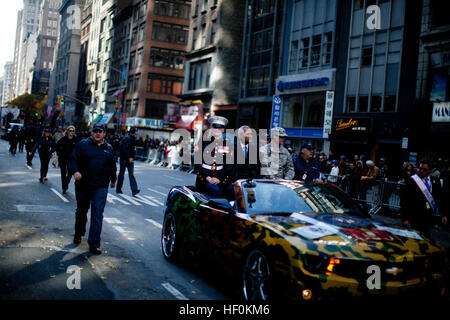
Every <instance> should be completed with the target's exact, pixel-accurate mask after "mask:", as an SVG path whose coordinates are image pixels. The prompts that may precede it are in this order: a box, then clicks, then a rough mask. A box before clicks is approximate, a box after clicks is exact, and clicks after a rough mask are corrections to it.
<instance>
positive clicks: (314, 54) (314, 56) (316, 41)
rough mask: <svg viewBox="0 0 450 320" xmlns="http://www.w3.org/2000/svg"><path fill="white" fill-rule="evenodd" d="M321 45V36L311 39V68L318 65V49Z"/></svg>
mask: <svg viewBox="0 0 450 320" xmlns="http://www.w3.org/2000/svg"><path fill="white" fill-rule="evenodd" d="M321 44H322V36H321V35H317V36H314V37H313V38H312V47H311V66H318V65H320V47H321Z"/></svg>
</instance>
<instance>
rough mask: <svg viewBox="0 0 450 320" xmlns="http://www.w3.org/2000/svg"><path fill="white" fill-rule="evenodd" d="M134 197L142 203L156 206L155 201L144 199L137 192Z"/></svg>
mask: <svg viewBox="0 0 450 320" xmlns="http://www.w3.org/2000/svg"><path fill="white" fill-rule="evenodd" d="M134 197H135V198H136V200H137V201H140V202H142V203H144V204H148V205H149V206H152V207H158V205H157V204H155V203H154V202H152V201H151V200H147V199H145V198H144V197H143V196H141V195H139V194H138V195H135V196H134Z"/></svg>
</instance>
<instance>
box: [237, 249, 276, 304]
mask: <svg viewBox="0 0 450 320" xmlns="http://www.w3.org/2000/svg"><path fill="white" fill-rule="evenodd" d="M242 277H243V282H242V293H243V296H244V299H245V300H268V299H269V296H270V287H271V285H270V281H271V273H270V265H269V262H268V260H267V258H266V256H265V255H264V253H263V252H261V251H259V250H253V251H251V252H250V253H249V255H248V257H247V259H246V261H245V264H244V269H243V272H242Z"/></svg>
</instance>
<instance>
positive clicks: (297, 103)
mask: <svg viewBox="0 0 450 320" xmlns="http://www.w3.org/2000/svg"><path fill="white" fill-rule="evenodd" d="M324 109H325V94H324V93H314V94H308V95H292V96H284V97H283V116H282V126H283V127H286V128H301V127H303V128H321V127H323V116H324Z"/></svg>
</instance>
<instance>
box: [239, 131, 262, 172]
mask: <svg viewBox="0 0 450 320" xmlns="http://www.w3.org/2000/svg"><path fill="white" fill-rule="evenodd" d="M258 155H259V148H258V143H257V139H256V132H255V131H254V130H253V129H251V128H250V127H249V126H242V127H240V128H239V129H238V134H237V137H236V141H235V144H234V167H233V169H234V174H233V175H234V180H235V181H236V180H239V179H257V178H259V177H260V173H261V163H260V162H259V161H258Z"/></svg>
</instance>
